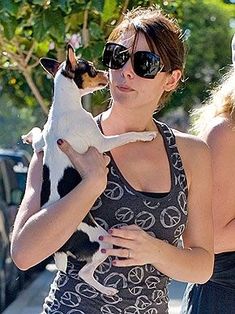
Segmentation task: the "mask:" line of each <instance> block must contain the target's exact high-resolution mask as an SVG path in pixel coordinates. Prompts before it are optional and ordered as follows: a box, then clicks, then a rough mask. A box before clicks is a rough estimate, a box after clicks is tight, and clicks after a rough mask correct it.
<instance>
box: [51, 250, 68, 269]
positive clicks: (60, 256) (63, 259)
mask: <svg viewBox="0 0 235 314" xmlns="http://www.w3.org/2000/svg"><path fill="white" fill-rule="evenodd" d="M54 259H55V265H56V267H57V269H58V270H60V271H62V272H64V273H66V270H67V261H68V256H67V254H66V253H64V252H56V253H55V254H54Z"/></svg>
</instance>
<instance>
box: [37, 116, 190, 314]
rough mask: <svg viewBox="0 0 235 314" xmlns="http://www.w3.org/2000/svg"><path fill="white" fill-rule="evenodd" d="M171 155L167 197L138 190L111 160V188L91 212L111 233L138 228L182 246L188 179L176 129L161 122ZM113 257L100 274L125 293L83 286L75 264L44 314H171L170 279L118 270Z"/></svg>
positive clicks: (141, 269)
mask: <svg viewBox="0 0 235 314" xmlns="http://www.w3.org/2000/svg"><path fill="white" fill-rule="evenodd" d="M156 123H157V126H158V129H159V131H160V133H161V135H162V136H163V139H164V144H165V149H166V152H167V156H168V160H169V165H170V172H171V189H170V192H169V193H167V194H166V195H165V196H164V197H153V196H152V195H151V194H150V196H149V194H145V193H141V192H138V191H136V190H135V189H133V187H132V186H131V185H130V184H129V183H128V182H127V181H126V180H125V178H124V177H123V176H122V174H121V172H120V171H119V169H118V167H117V165H116V164H115V161H114V160H113V159H112V157H111V162H110V164H109V169H110V170H109V174H108V184H107V187H106V189H105V191H104V192H103V194H102V195H101V196H100V197H99V198H98V199H97V200H96V202H95V204H94V206H93V207H92V209H91V213H92V216H93V217H94V218H95V220H96V221H97V222H98V223H99V224H100V225H101V226H102V227H103V228H104V229H106V230H108V229H110V228H115V227H119V226H123V225H131V224H136V225H138V226H139V227H141V228H142V229H143V230H145V231H146V232H148V233H149V234H150V235H152V236H153V237H156V238H158V239H161V240H164V241H166V242H169V243H170V244H172V245H174V246H177V245H178V244H179V241H180V237H181V235H182V233H183V232H184V230H185V227H186V222H187V196H188V188H187V180H186V175H185V172H184V169H183V165H182V161H181V158H180V155H179V152H178V149H177V147H176V142H175V136H174V134H173V132H172V130H171V129H170V128H169V127H168V126H167V125H166V124H164V123H160V122H156ZM114 258H115V257H108V258H107V259H106V261H104V263H102V264H101V265H100V266H99V267H98V268H97V270H96V272H95V277H96V278H97V280H98V281H99V282H100V283H102V284H104V285H105V286H112V287H115V288H117V289H118V290H119V292H118V294H117V295H115V296H112V297H110V296H106V295H103V294H101V293H99V292H98V291H96V290H95V289H94V288H93V287H91V286H89V285H88V284H87V283H85V282H84V281H82V280H81V279H80V278H79V276H78V272H79V270H80V269H81V267H82V266H83V265H82V263H81V262H79V263H74V260H72V259H71V260H69V263H68V269H67V274H63V273H61V272H58V273H57V275H56V278H55V280H54V282H53V284H52V285H51V289H50V293H49V295H48V297H47V298H46V299H45V303H44V306H43V313H44V314H45V313H50V314H52V313H53V314H65V313H67V314H72V313H74V314H75V313H77V314H100V313H103V314H121V313H123V314H134V313H135V314H142V313H143V314H156V313H158V314H159V313H168V290H167V284H168V281H169V278H168V277H167V276H166V275H164V274H162V273H161V272H159V271H158V270H157V269H156V268H155V267H154V266H152V265H149V264H146V265H143V266H131V267H121V268H119V267H115V266H113V265H112V263H111V262H112V260H113V259H114Z"/></svg>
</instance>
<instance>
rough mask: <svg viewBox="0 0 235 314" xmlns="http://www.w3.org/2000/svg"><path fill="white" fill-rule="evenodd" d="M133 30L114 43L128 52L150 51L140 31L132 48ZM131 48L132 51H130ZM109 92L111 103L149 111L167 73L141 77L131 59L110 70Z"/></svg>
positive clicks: (163, 87)
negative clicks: (120, 66)
mask: <svg viewBox="0 0 235 314" xmlns="http://www.w3.org/2000/svg"><path fill="white" fill-rule="evenodd" d="M133 41H134V34H133V32H130V31H129V32H126V33H125V34H124V35H122V37H120V38H119V39H118V40H117V41H116V43H118V44H120V45H123V46H125V47H127V48H128V49H129V53H130V54H131V53H135V52H136V51H150V49H149V46H148V44H147V42H146V39H145V36H144V35H143V34H142V33H140V34H139V36H138V39H137V41H136V44H135V47H134V50H133V48H132V46H133ZM132 50H133V51H132ZM109 75H110V92H111V95H112V98H113V104H114V105H115V104H118V105H122V106H125V108H127V107H128V108H135V109H137V108H141V107H143V108H145V109H147V107H146V106H148V108H149V109H150V110H151V111H154V110H155V109H156V108H157V105H158V102H159V99H160V98H161V96H162V94H163V92H164V90H165V82H166V79H167V76H168V74H167V73H164V72H162V73H161V72H159V73H157V75H156V76H155V78H154V79H148V78H142V77H140V76H138V75H137V74H136V73H135V72H134V70H133V67H132V64H131V59H130V58H129V60H128V61H127V62H126V64H124V66H123V67H122V68H121V69H118V70H110V73H109Z"/></svg>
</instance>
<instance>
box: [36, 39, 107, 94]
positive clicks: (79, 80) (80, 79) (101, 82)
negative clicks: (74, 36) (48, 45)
mask: <svg viewBox="0 0 235 314" xmlns="http://www.w3.org/2000/svg"><path fill="white" fill-rule="evenodd" d="M40 64H41V65H42V67H43V68H44V70H46V72H48V73H50V74H51V75H52V76H53V77H55V76H56V75H60V74H61V75H63V76H65V77H67V78H68V79H70V80H73V81H74V83H75V84H76V85H77V87H78V88H79V89H80V90H81V94H83V95H84V94H87V93H90V92H92V91H95V90H98V89H102V88H104V87H105V86H106V85H107V84H108V76H107V74H106V72H104V71H101V70H97V69H96V68H95V66H94V65H93V63H92V62H89V61H87V60H84V59H77V58H76V55H75V53H74V49H73V46H72V45H71V44H68V46H67V58H66V61H64V62H58V61H57V60H54V59H50V58H41V59H40Z"/></svg>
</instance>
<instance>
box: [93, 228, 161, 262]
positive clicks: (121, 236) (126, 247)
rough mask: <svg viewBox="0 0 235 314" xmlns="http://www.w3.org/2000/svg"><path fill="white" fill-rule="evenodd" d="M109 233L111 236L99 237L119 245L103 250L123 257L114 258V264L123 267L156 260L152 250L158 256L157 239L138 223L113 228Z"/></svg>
mask: <svg viewBox="0 0 235 314" xmlns="http://www.w3.org/2000/svg"><path fill="white" fill-rule="evenodd" d="M109 233H110V236H104V237H102V236H101V237H100V238H99V239H100V240H102V239H103V241H104V242H107V243H111V244H113V245H114V246H117V247H118V248H112V249H102V250H101V252H102V253H106V254H108V255H111V256H117V257H121V258H122V259H116V260H114V261H113V265H115V266H118V267H123V266H133V265H144V264H151V263H152V262H153V261H154V259H153V258H154V257H151V252H152V253H153V255H155V258H156V248H155V244H156V243H155V242H156V240H157V239H156V238H154V237H152V236H151V235H149V234H148V233H147V232H146V231H144V230H142V229H141V228H140V227H138V226H137V225H130V226H123V227H121V228H113V229H110V230H109ZM154 248H155V250H154Z"/></svg>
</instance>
